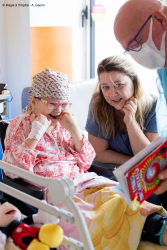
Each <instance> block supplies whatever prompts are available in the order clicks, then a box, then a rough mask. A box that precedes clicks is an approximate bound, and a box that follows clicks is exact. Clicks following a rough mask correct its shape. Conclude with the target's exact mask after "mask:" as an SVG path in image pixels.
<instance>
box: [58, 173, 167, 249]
mask: <svg viewBox="0 0 167 250" xmlns="http://www.w3.org/2000/svg"><path fill="white" fill-rule="evenodd" d="M104 182H108V183H106V184H104ZM102 183H103V185H102ZM114 186H116V184H114V182H111V183H110V181H109V180H108V181H107V179H105V180H104V178H103V179H98V178H95V179H92V180H87V181H85V182H84V183H82V184H79V185H78V186H77V188H76V193H75V196H74V201H75V202H76V204H77V205H78V207H79V208H80V209H81V211H82V213H83V215H84V218H85V220H86V223H87V225H88V229H89V232H90V235H91V239H92V242H93V245H94V248H95V250H163V249H166V250H167V247H166V246H160V245H157V244H153V243H150V242H141V234H142V230H143V227H144V223H145V220H146V218H147V216H148V215H149V214H152V213H154V212H157V213H160V214H162V215H163V216H165V215H166V211H165V210H164V209H163V208H162V207H160V206H156V205H154V204H151V203H148V202H144V203H142V204H141V205H140V206H139V207H138V208H137V209H136V210H135V211H133V210H132V209H131V208H130V206H129V205H128V203H127V202H126V201H125V200H124V199H123V198H122V197H121V196H120V195H119V194H117V193H115V192H113V190H114ZM60 226H61V227H62V228H63V230H64V234H65V235H67V236H68V237H74V238H75V239H77V240H80V236H79V233H78V230H77V228H76V226H75V225H69V224H66V223H65V222H61V223H60ZM60 249H61V250H64V249H65V247H63V246H62V247H61V248H60ZM87 250H88V249H87Z"/></svg>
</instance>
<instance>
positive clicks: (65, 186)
mask: <svg viewBox="0 0 167 250" xmlns="http://www.w3.org/2000/svg"><path fill="white" fill-rule="evenodd" d="M0 168H1V169H3V170H5V171H9V172H11V173H13V174H16V175H17V176H19V177H22V178H24V179H26V180H28V181H31V182H34V183H36V184H38V185H41V186H44V187H46V188H48V192H49V194H50V196H51V198H52V200H53V201H54V204H63V205H64V206H65V207H66V208H67V210H64V209H59V208H58V207H56V206H53V205H50V204H45V203H43V202H42V201H41V200H39V199H37V198H34V197H32V196H30V195H27V194H25V193H23V192H21V191H19V190H17V189H14V188H12V187H10V186H8V185H6V184H5V183H2V182H0V190H1V191H3V192H5V193H7V194H9V195H11V196H13V197H15V198H17V199H19V200H22V201H24V202H26V203H28V204H30V205H32V206H34V207H36V208H38V209H41V210H43V211H45V212H47V213H50V214H52V215H54V216H56V217H57V218H58V219H60V220H62V221H65V222H67V223H69V224H75V225H76V226H77V227H78V231H79V234H80V238H81V240H82V243H81V242H79V241H76V240H75V239H73V238H68V237H66V236H65V235H64V238H63V242H62V244H63V245H64V246H65V247H67V248H68V249H73V250H84V249H85V250H88V249H89V250H93V249H94V247H93V244H92V240H91V238H90V234H89V231H88V228H87V225H86V222H85V219H84V217H83V215H82V213H81V212H80V210H79V209H78V207H77V205H76V204H75V202H74V201H73V196H74V192H75V188H74V185H73V181H72V180H70V179H69V178H68V177H57V178H55V179H52V178H46V177H41V176H38V175H35V174H33V173H31V172H28V171H26V170H24V169H20V168H18V167H15V166H13V165H11V164H8V163H6V162H3V161H0ZM55 190H57V192H55Z"/></svg>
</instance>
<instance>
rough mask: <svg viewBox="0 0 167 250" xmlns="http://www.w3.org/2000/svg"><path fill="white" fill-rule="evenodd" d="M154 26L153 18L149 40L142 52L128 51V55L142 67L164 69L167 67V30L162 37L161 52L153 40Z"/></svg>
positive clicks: (144, 44)
mask: <svg viewBox="0 0 167 250" xmlns="http://www.w3.org/2000/svg"><path fill="white" fill-rule="evenodd" d="M152 26H153V21H152V18H151V23H150V30H149V35H148V39H147V41H146V42H145V43H143V44H142V48H141V50H140V51H138V52H136V51H132V50H130V51H128V54H130V55H131V57H132V58H133V59H134V60H135V61H136V62H138V63H139V64H140V65H142V66H144V67H145V68H148V69H159V68H163V67H164V65H165V37H166V30H165V32H164V34H163V36H162V41H161V48H160V50H158V49H157V47H156V46H155V44H154V42H153V40H152Z"/></svg>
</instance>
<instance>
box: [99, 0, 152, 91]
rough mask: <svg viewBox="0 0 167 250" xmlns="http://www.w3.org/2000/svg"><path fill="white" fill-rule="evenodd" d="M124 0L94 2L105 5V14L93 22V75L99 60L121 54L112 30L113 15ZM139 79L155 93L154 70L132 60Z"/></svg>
mask: <svg viewBox="0 0 167 250" xmlns="http://www.w3.org/2000/svg"><path fill="white" fill-rule="evenodd" d="M125 1H126V0H117V1H108V0H103V1H101V0H96V1H95V2H96V4H102V5H103V6H104V7H105V10H106V15H105V18H104V20H103V21H101V22H95V77H96V74H97V73H96V71H97V66H98V64H99V62H100V61H101V60H102V59H104V58H106V57H109V56H112V55H116V54H123V52H124V49H123V48H122V46H121V45H120V44H119V43H118V42H117V40H116V38H115V36H114V32H113V24H114V19H115V16H116V14H117V12H118V10H119V8H120V6H122V4H124V2H125ZM133 63H134V64H135V66H136V68H137V70H138V73H139V75H140V78H141V81H142V82H143V83H144V86H145V87H146V88H147V89H151V91H152V92H155V93H157V86H156V70H148V69H145V68H143V67H142V66H140V65H139V64H137V63H136V62H135V61H134V60H133Z"/></svg>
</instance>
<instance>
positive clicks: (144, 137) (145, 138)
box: [123, 96, 158, 155]
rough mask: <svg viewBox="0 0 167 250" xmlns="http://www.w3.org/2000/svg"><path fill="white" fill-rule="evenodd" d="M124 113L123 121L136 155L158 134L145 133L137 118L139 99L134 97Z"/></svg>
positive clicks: (127, 103) (126, 105) (127, 104)
mask: <svg viewBox="0 0 167 250" xmlns="http://www.w3.org/2000/svg"><path fill="white" fill-rule="evenodd" d="M123 111H124V113H125V115H124V118H123V121H124V122H125V124H126V128H127V132H128V136H129V140H130V144H131V148H132V151H133V154H134V155H135V154H137V153H138V152H140V151H141V150H142V149H143V148H145V147H146V146H148V145H149V144H150V142H152V141H153V140H154V139H156V138H157V137H158V133H148V132H146V133H145V134H144V133H143V131H142V130H141V128H140V126H139V124H138V123H137V121H136V118H135V113H136V111H137V99H136V98H134V97H133V96H132V97H131V98H130V99H129V100H128V101H127V102H126V104H125V105H124V108H123Z"/></svg>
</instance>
